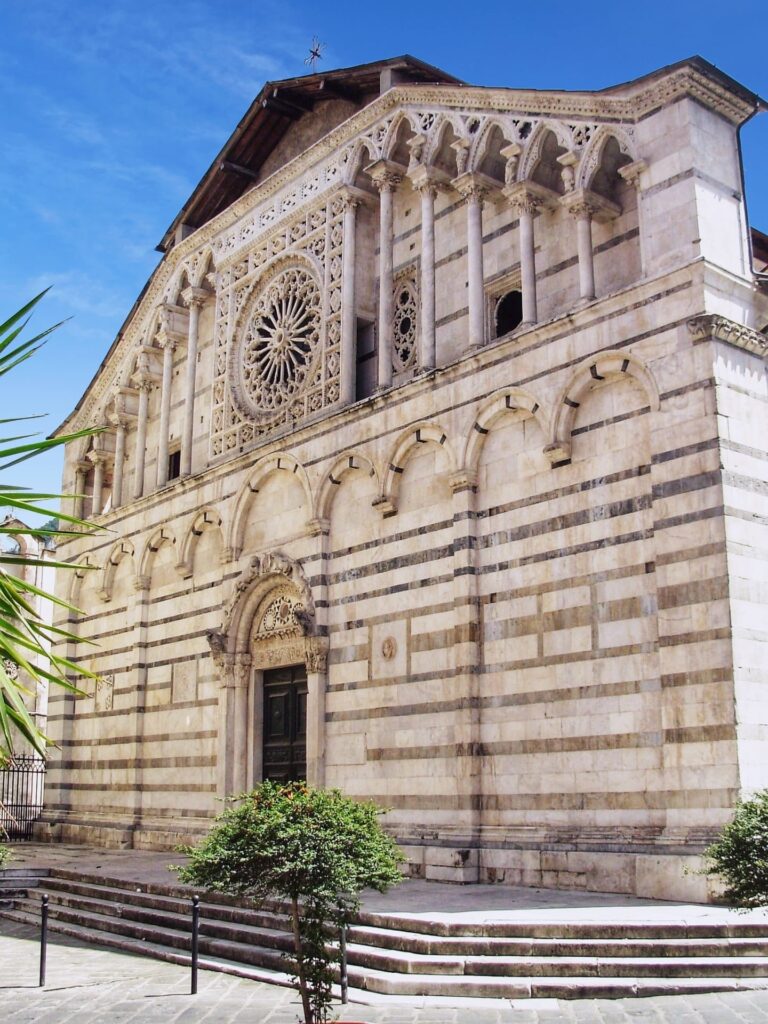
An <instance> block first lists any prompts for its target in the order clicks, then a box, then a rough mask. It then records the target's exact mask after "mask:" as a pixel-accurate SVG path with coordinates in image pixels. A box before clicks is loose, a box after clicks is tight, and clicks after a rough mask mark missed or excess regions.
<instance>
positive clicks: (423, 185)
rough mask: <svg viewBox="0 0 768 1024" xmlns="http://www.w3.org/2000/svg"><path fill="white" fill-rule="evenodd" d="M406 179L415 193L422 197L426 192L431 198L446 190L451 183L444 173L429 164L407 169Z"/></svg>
mask: <svg viewBox="0 0 768 1024" xmlns="http://www.w3.org/2000/svg"><path fill="white" fill-rule="evenodd" d="M408 179H409V181H410V182H411V185H412V186H413V187H414V189H415V190H416V191H417V192H421V193H422V195H423V194H424V193H425V192H426V193H428V194H431V195H432V197H433V198H434V197H435V196H436V195H437V193H438V192H442V191H444V190H445V189H447V188H448V187H449V185H450V183H451V179H450V178H449V177H448V175H447V174H446V173H445V171H441V170H440V169H439V168H437V167H432V166H431V165H429V164H418V165H417V166H416V167H414V168H412V169H410V168H409V170H408Z"/></svg>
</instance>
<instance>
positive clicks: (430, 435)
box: [377, 423, 456, 512]
mask: <svg viewBox="0 0 768 1024" xmlns="http://www.w3.org/2000/svg"><path fill="white" fill-rule="evenodd" d="M422 444H435V445H437V446H438V447H439V448H442V449H443V451H445V452H446V453H447V455H448V461H449V463H450V471H451V473H454V472H455V471H456V459H455V456H454V453H453V450H452V448H451V446H450V445H449V443H448V435H447V434H446V432H445V431H444V430H443V429H442V427H440V426H438V425H437V424H435V423H420V424H416V426H413V427H409V428H408V430H406V431H405V432H404V433H402V434H401V435H400V437H399V438H398V440H397V443H396V444H395V446H394V448H393V450H392V455H391V456H390V458H389V462H388V463H387V468H386V469H385V471H384V480H383V486H382V496H381V499H380V502H378V503H377V504H381V505H382V509H383V511H384V512H394V511H396V510H397V500H398V497H399V494H400V480H401V477H402V475H403V470H404V469H405V464H406V462H407V461H408V459H409V458H410V456H411V454H412V453H413V451H414V450H415V449H417V448H418V446H419V445H422Z"/></svg>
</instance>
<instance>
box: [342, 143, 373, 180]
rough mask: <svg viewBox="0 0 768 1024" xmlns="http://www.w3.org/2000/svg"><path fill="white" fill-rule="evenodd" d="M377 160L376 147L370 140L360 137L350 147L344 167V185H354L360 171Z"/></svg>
mask: <svg viewBox="0 0 768 1024" xmlns="http://www.w3.org/2000/svg"><path fill="white" fill-rule="evenodd" d="M378 159H379V154H378V153H377V152H376V147H375V146H374V145H373V143H372V142H371V140H370V139H367V138H365V137H361V138H359V139H358V140H357V142H355V144H354V145H353V146H352V148H351V150H350V153H349V157H348V159H347V161H346V165H345V167H344V174H343V181H344V183H345V184H346V185H354V184H355V181H356V179H357V176H358V174H359V173H360V171H361V170H362V169H363V167H365V166H366V165H367V164H369V163H373V161H374V160H378Z"/></svg>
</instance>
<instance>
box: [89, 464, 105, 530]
mask: <svg viewBox="0 0 768 1024" xmlns="http://www.w3.org/2000/svg"><path fill="white" fill-rule="evenodd" d="M103 490H104V459H103V458H101V457H99V458H95V459H94V460H93V499H92V501H91V515H92V516H98V515H101V506H102V500H101V499H102V491H103Z"/></svg>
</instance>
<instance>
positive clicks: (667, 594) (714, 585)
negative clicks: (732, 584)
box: [657, 575, 728, 609]
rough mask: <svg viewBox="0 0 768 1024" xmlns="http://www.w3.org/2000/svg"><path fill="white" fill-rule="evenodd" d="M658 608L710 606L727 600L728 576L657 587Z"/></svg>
mask: <svg viewBox="0 0 768 1024" xmlns="http://www.w3.org/2000/svg"><path fill="white" fill-rule="evenodd" d="M657 597H658V602H659V608H662V609H664V608H682V607H684V606H685V605H692V604H705V603H706V604H711V603H712V602H713V601H722V600H727V598H728V576H727V575H724V576H715V577H711V578H710V579H706V580H688V581H687V582H686V583H676V584H674V585H672V586H667V587H659V588H658V591H657Z"/></svg>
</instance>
